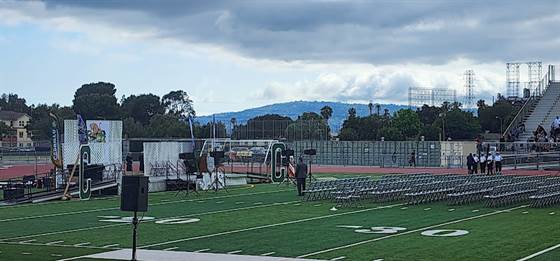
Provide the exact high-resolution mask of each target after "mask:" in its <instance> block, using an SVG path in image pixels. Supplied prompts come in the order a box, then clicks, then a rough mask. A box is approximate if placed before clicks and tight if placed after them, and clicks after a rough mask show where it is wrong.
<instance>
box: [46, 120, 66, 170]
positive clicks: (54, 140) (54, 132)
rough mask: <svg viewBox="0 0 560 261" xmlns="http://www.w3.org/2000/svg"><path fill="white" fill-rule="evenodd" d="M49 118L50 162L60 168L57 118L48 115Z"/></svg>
mask: <svg viewBox="0 0 560 261" xmlns="http://www.w3.org/2000/svg"><path fill="white" fill-rule="evenodd" d="M49 116H50V118H51V161H52V163H53V165H55V167H57V168H62V167H63V163H62V148H61V144H60V130H59V122H58V117H57V116H56V115H54V114H53V113H49Z"/></svg>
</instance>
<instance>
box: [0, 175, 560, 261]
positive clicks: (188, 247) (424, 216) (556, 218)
mask: <svg viewBox="0 0 560 261" xmlns="http://www.w3.org/2000/svg"><path fill="white" fill-rule="evenodd" d="M149 201H150V207H149V211H148V212H146V213H145V214H144V216H143V219H142V222H141V224H140V227H139V236H138V240H139V247H140V248H141V249H153V250H166V251H188V252H204V253H223V254H232V255H254V256H276V257H300V258H310V259H323V260H370V261H371V260H520V259H522V260H560V209H558V208H530V207H528V206H527V205H525V204H518V205H511V206H508V207H503V208H486V207H484V206H483V205H482V204H481V203H475V204H469V205H465V206H449V205H447V204H446V203H445V202H439V203H431V204H421V205H405V204H404V203H402V202H385V203H365V204H364V205H363V206H361V207H352V208H340V209H338V210H336V211H333V210H331V208H332V207H333V206H334V203H332V202H330V201H310V202H305V201H301V200H300V198H299V197H298V196H297V195H296V192H295V191H294V188H293V187H288V186H286V185H280V186H278V185H274V184H263V185H256V186H250V185H249V186H241V187H234V188H231V189H229V191H228V192H226V191H219V192H217V193H215V192H200V194H198V195H196V194H192V193H191V194H189V195H188V196H185V195H184V194H180V195H176V193H175V192H162V193H152V194H150V199H149ZM119 206H120V198H119V197H106V198H99V199H93V200H90V201H79V200H73V201H69V202H62V201H55V202H48V203H42V204H27V205H16V206H4V207H0V260H62V259H72V258H75V259H72V260H92V259H89V258H84V257H83V256H87V255H90V254H94V253H100V252H107V251H112V250H118V249H123V248H130V247H131V242H132V241H131V233H132V226H131V224H130V216H131V213H128V212H121V211H120V210H119ZM556 247H558V248H556Z"/></svg>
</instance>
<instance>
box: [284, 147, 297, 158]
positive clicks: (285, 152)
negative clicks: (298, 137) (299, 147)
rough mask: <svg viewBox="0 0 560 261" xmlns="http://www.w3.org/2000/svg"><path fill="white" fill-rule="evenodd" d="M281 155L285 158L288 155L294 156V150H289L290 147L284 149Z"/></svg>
mask: <svg viewBox="0 0 560 261" xmlns="http://www.w3.org/2000/svg"><path fill="white" fill-rule="evenodd" d="M282 156H284V157H286V158H289V157H290V156H294V150H290V149H288V150H284V151H283V152H282Z"/></svg>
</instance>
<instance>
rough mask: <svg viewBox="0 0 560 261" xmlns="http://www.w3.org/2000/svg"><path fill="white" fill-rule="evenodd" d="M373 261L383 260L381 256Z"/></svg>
mask: <svg viewBox="0 0 560 261" xmlns="http://www.w3.org/2000/svg"><path fill="white" fill-rule="evenodd" d="M373 261H383V258H379V259H374V260H373Z"/></svg>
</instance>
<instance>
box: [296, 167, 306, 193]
mask: <svg viewBox="0 0 560 261" xmlns="http://www.w3.org/2000/svg"><path fill="white" fill-rule="evenodd" d="M305 179H307V164H305V163H304V162H303V158H302V157H299V160H298V164H297V166H296V181H297V191H298V196H303V191H304V190H305Z"/></svg>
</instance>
